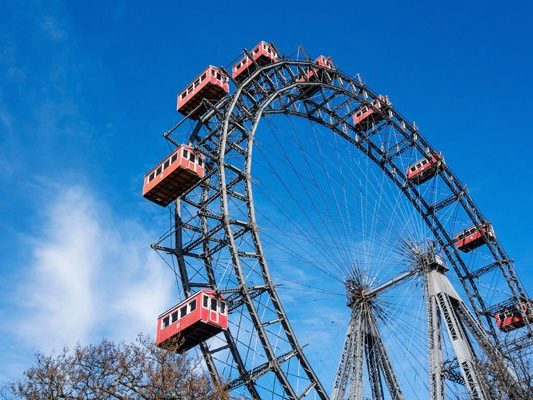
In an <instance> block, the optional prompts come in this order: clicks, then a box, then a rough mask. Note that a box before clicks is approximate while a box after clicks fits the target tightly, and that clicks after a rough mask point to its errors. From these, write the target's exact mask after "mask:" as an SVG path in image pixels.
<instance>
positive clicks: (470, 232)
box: [455, 222, 496, 253]
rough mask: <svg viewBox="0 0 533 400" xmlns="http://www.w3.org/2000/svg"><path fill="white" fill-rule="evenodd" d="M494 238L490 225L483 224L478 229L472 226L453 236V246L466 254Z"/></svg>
mask: <svg viewBox="0 0 533 400" xmlns="http://www.w3.org/2000/svg"><path fill="white" fill-rule="evenodd" d="M495 238H496V236H495V235H494V230H493V229H492V225H491V224H490V223H488V222H485V223H483V224H482V225H481V227H480V228H478V227H477V226H476V225H474V226H471V227H470V228H468V229H465V230H464V231H462V232H460V233H458V234H457V235H455V244H456V245H457V248H458V249H459V250H461V251H462V252H464V253H468V252H469V251H472V250H474V249H476V248H478V247H480V246H482V245H484V244H485V243H487V241H492V240H494V239H495Z"/></svg>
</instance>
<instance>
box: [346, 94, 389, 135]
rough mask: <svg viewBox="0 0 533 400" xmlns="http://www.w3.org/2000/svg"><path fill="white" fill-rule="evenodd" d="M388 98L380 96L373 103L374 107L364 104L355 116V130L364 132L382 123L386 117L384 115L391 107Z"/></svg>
mask: <svg viewBox="0 0 533 400" xmlns="http://www.w3.org/2000/svg"><path fill="white" fill-rule="evenodd" d="M391 105H392V104H391V102H390V101H389V98H388V97H387V96H378V98H377V99H375V100H374V101H372V106H370V105H368V104H363V105H362V106H361V107H359V108H358V109H357V110H356V111H355V113H354V114H353V124H354V126H355V130H356V131H358V132H364V131H368V130H369V129H371V128H372V127H373V126H374V125H375V124H377V123H378V122H380V121H382V120H383V119H384V118H385V117H384V116H383V115H382V113H384V112H385V111H387V110H388V109H389V107H390V106H391Z"/></svg>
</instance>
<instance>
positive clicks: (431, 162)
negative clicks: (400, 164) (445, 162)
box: [407, 153, 442, 185]
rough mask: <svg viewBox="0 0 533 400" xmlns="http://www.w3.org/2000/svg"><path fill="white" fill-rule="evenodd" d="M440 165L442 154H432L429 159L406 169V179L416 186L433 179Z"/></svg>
mask: <svg viewBox="0 0 533 400" xmlns="http://www.w3.org/2000/svg"><path fill="white" fill-rule="evenodd" d="M441 165H442V154H440V153H434V154H432V155H431V156H430V157H429V158H425V157H424V158H422V159H421V160H418V161H417V162H416V163H414V164H413V165H411V166H409V168H407V179H408V180H409V181H411V182H413V183H415V184H417V185H420V184H422V183H424V182H427V181H428V180H430V179H431V178H433V177H434V176H435V175H436V174H437V172H438V171H439V168H440V166H441Z"/></svg>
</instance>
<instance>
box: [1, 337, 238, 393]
mask: <svg viewBox="0 0 533 400" xmlns="http://www.w3.org/2000/svg"><path fill="white" fill-rule="evenodd" d="M0 396H1V397H3V398H5V399H27V400H37V399H65V400H70V399H72V400H74V399H76V400H84V399H90V400H93V399H94V400H96V399H120V400H126V399H127V400H130V399H131V400H133V399H146V400H153V399H154V400H155V399H158V400H170V399H180V400H181V399H183V400H208V399H209V400H228V399H229V396H228V394H227V393H226V392H225V391H224V388H223V385H213V384H211V380H210V379H209V376H208V374H207V373H206V372H205V370H204V369H203V368H202V366H201V363H200V362H199V361H198V360H194V359H191V358H189V357H186V356H184V355H178V354H174V353H171V352H168V351H165V350H161V349H159V348H157V347H156V346H155V344H154V343H153V340H152V339H150V338H148V337H146V336H143V335H141V336H139V337H138V338H137V340H136V341H135V342H133V343H127V344H126V343H114V342H111V341H108V340H104V341H102V342H101V343H99V344H97V345H89V346H77V347H76V348H75V349H73V350H68V349H65V350H63V351H62V352H61V353H60V354H58V355H55V356H49V355H43V354H37V355H36V360H35V365H34V366H33V367H32V368H30V369H28V370H27V371H26V372H24V376H23V377H22V378H21V379H20V380H18V381H16V382H13V383H11V384H10V385H9V386H7V387H6V388H4V393H3V394H1V395H0Z"/></svg>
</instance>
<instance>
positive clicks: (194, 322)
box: [156, 289, 228, 353]
mask: <svg viewBox="0 0 533 400" xmlns="http://www.w3.org/2000/svg"><path fill="white" fill-rule="evenodd" d="M227 329H228V307H227V304H226V301H225V300H224V299H223V298H222V297H221V296H218V295H217V294H216V292H215V291H213V290H210V289H203V290H200V291H199V292H198V293H196V294H193V295H192V296H190V297H189V298H188V299H187V300H184V301H182V302H181V303H179V304H178V305H176V306H174V307H172V308H171V309H169V310H168V311H165V312H164V313H163V314H161V315H160V316H159V317H158V318H157V334H156V345H157V346H158V347H161V348H163V349H166V350H169V351H173V352H177V353H183V352H184V351H187V350H189V349H191V348H193V347H194V346H197V345H199V344H200V343H202V342H205V341H206V340H207V339H210V338H212V337H213V336H215V335H217V334H219V333H220V332H222V331H224V330H227Z"/></svg>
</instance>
